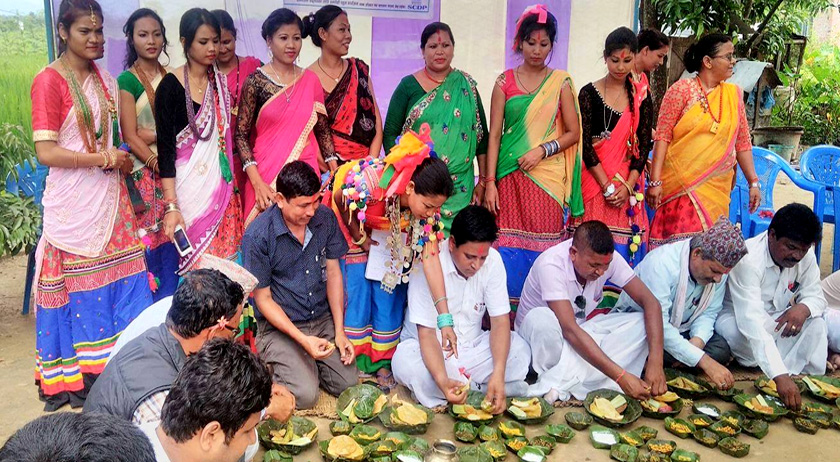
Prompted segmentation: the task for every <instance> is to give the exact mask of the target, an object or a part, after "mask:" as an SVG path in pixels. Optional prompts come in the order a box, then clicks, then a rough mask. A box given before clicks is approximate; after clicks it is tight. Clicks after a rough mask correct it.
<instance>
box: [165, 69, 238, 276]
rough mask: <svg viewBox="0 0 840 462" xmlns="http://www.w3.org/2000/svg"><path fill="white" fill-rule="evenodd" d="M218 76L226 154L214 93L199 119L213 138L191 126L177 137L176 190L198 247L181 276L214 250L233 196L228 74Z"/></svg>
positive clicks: (184, 261) (201, 128) (207, 96)
mask: <svg viewBox="0 0 840 462" xmlns="http://www.w3.org/2000/svg"><path fill="white" fill-rule="evenodd" d="M215 77H216V88H218V89H219V90H220V92H221V93H220V94H219V113H220V115H221V122H222V123H223V124H224V133H225V135H224V137H225V149H224V151H223V152H220V146H219V137H218V134H217V130H218V127H217V123H218V122H219V118H218V117H217V116H216V115H214V113H215V112H216V103H215V101H214V97H213V95H212V93H213V92H210V91H208V92H207V93H206V94H205V95H204V101H203V102H202V103H201V109H200V110H199V112H198V114H196V117H195V119H196V120H195V125H196V127H198V131H199V132H201V134H202V136H206V135H208V134H209V135H210V136H209V137H208V138H207V139H206V140H201V139H199V137H198V136H196V134H195V133H193V131H192V129H190V126H189V124H188V125H187V126H186V127H184V129H183V130H181V133H178V136H177V137H176V138H175V143H176V157H175V171H176V174H175V190H176V192H177V194H178V197H179V198H182V200H181V201H180V206H181V214H182V215H183V217H184V223H185V224H186V225H187V229H186V231H187V237H189V239H190V242H191V243H192V245H193V247H195V251H194V252H192V253H190V254H189V255H188V256H187V257H184V258H182V259H181V264H180V266H179V268H178V269H179V272H180V273H184V272H185V271H189V270H190V269H192V267H193V266H194V265H195V264H196V262H198V260H199V259H200V258H201V256H202V255H203V254H204V252H206V251H207V249H208V248H209V247H210V244H211V243H212V241H213V238H214V237H215V236H216V232H217V231H218V229H219V225H220V224H221V223H222V219H223V218H224V216H225V212H226V211H227V208H228V204H229V202H230V200H231V196H232V195H233V178H232V177H231V178H230V179H229V180H228V179H226V178H225V177H224V173H223V172H224V171H225V169H227V171H228V172H230V169H231V166H232V165H233V156H232V152H231V146H232V145H233V141H232V140H231V134H230V94H229V93H228V90H227V84H226V81H225V80H226V79H225V77H224V75H222V74H221V73H220V72H218V70H216V72H215ZM223 156H224V157H223ZM225 164H226V165H225Z"/></svg>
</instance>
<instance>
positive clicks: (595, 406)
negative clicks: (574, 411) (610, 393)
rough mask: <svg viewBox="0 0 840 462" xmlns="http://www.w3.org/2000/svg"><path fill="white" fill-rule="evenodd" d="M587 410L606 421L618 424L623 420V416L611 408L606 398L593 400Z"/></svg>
mask: <svg viewBox="0 0 840 462" xmlns="http://www.w3.org/2000/svg"><path fill="white" fill-rule="evenodd" d="M589 410H590V411H591V412H592V413H593V414H595V415H596V416H598V417H600V418H602V419H606V420H612V421H615V422H618V421H620V420H621V419H623V418H624V416H622V415H621V414H620V413H619V412H618V411H617V410H616V409H615V408H614V407H613V405H612V403H610V400H608V399H606V398H600V397H599V398H595V399H594V400H593V401H592V404H590V405H589Z"/></svg>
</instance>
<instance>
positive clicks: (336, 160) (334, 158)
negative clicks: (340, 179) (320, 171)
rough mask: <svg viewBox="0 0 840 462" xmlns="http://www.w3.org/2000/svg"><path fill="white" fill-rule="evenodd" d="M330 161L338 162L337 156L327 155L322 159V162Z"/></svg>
mask: <svg viewBox="0 0 840 462" xmlns="http://www.w3.org/2000/svg"><path fill="white" fill-rule="evenodd" d="M330 162H338V156H329V157H327V158H326V159H324V163H327V164H329V163H330Z"/></svg>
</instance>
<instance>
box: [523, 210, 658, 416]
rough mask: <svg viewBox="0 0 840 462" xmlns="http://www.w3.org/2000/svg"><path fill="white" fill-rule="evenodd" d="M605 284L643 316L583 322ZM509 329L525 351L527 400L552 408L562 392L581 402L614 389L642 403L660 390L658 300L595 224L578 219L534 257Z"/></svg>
mask: <svg viewBox="0 0 840 462" xmlns="http://www.w3.org/2000/svg"><path fill="white" fill-rule="evenodd" d="M608 280H609V281H610V283H611V284H613V285H616V286H618V287H622V288H623V290H624V292H625V293H627V295H629V296H630V298H632V299H633V300H634V301H636V303H638V304H639V305H640V306H641V307H643V310H644V313H608V314H600V315H594V316H592V317H591V319H590V316H591V315H592V314H593V311H594V310H595V309H596V308H597V307H598V304H599V303H600V301H601V299H602V296H603V288H604V284H605V283H606V282H607V281H608ZM516 326H517V327H516V331H517V332H519V334H520V335H522V337H523V338H524V339H525V341H527V342H528V344H529V345H530V346H531V356H532V357H533V368H534V370H535V371H536V372H537V374H539V379H538V381H537V383H535V384H534V385H532V386H531V387H530V389H529V391H528V393H529V395H531V396H539V395H545V399H546V400H547V401H548V402H550V403H553V402H554V401H556V400H558V399H568V398H569V396H570V395H571V396H574V397H575V398H577V399H584V398H585V397H586V395H587V394H588V393H589V392H590V391H593V390H597V389H599V388H612V389H619V388H620V389H621V390H623V391H624V393H626V394H628V395H629V396H631V397H633V398H636V399H648V398H650V397H651V396H657V395H661V394H663V393H665V391H666V390H667V387H666V385H665V373H664V371H663V369H662V361H663V345H662V310H661V308H660V306H659V302H658V301H657V300H656V297H654V296H653V294H652V293H651V292H650V290H648V288H647V287H646V286H645V284H644V283H643V282H642V281H641V280H640V279H639V278H638V277H636V275H635V274H633V270H632V269H631V268H630V265H628V264H627V262H626V261H624V259H623V258H622V257H621V254H619V253H618V252H616V251H615V245H614V243H613V237H612V233H611V232H610V229H609V228H607V225H605V224H603V223H601V222H600V221H587V222H584V223H583V224H581V225H580V226H579V227H578V228H577V230H575V235H574V237H573V238H572V239H570V240H567V241H564V242H561V243H560V244H557V245H555V246H554V247H551V248H550V249H548V250H546V251H545V252H543V253H542V254H541V255H540V256H539V257H537V259H536V260H535V261H534V266H533V267H532V268H531V272H530V273H528V278H527V279H526V280H525V286H524V287H523V288H522V297H521V298H520V300H519V309H518V310H517V312H516ZM648 351H649V352H650V353H649V354H648ZM645 358H647V367H646V369H645V371H646V372H645V380H642V379H641V378H639V377H640V376H641V374H642V369H643V368H645Z"/></svg>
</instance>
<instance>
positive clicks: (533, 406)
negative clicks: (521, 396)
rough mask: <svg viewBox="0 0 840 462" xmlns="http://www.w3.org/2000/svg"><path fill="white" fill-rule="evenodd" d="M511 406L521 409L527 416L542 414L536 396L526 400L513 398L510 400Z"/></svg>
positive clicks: (533, 416) (532, 416)
mask: <svg viewBox="0 0 840 462" xmlns="http://www.w3.org/2000/svg"><path fill="white" fill-rule="evenodd" d="M511 406H513V407H517V408H519V409H521V410H522V412H524V413H525V415H526V416H528V418H535V417H539V416H541V415H542V407H541V406H540V400H539V399H537V398H531V399H528V400H516V399H515V400H512V401H511Z"/></svg>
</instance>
